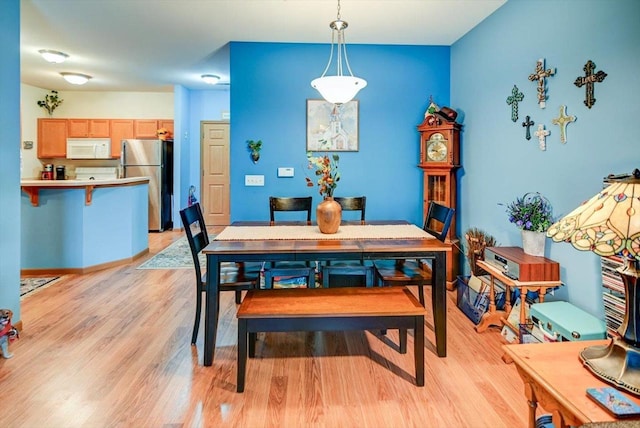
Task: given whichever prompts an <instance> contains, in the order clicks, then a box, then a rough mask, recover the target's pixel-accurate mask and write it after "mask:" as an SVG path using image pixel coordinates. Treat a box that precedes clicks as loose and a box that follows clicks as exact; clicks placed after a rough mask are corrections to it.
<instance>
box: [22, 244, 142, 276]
mask: <svg viewBox="0 0 640 428" xmlns="http://www.w3.org/2000/svg"><path fill="white" fill-rule="evenodd" d="M147 254H149V247H147V248H145V249H144V250H142V251H140V252H139V253H138V254H136V255H134V256H132V257H128V258H124V259H120V260H114V261H111V262H107V263H101V264H99V265H93V266H86V267H82V268H42V269H21V270H20V275H68V274H79V275H82V274H85V273H91V272H95V271H98V270H102V269H108V268H112V267H116V266H121V265H126V264H128V263H131V262H133V261H135V260H137V259H139V258H140V257H142V256H145V255H147Z"/></svg>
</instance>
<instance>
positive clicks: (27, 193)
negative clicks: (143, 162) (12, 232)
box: [20, 177, 149, 274]
mask: <svg viewBox="0 0 640 428" xmlns="http://www.w3.org/2000/svg"><path fill="white" fill-rule="evenodd" d="M20 187H21V189H22V192H21V196H22V197H21V215H22V221H21V233H20V236H21V272H22V273H23V274H45V273H46V274H52V273H55V274H64V273H86V272H90V271H93V270H98V269H102V268H105V267H110V266H114V265H117V264H121V263H127V262H130V261H131V260H133V259H135V258H137V257H140V256H142V255H144V254H146V253H147V252H148V251H149V237H148V203H147V201H148V187H149V179H148V178H146V177H135V178H121V179H112V180H22V181H21V182H20Z"/></svg>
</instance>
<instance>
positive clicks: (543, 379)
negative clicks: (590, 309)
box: [502, 340, 640, 428]
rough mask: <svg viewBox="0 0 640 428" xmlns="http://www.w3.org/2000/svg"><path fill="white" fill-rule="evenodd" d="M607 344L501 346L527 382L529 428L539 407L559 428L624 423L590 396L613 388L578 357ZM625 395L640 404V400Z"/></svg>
mask: <svg viewBox="0 0 640 428" xmlns="http://www.w3.org/2000/svg"><path fill="white" fill-rule="evenodd" d="M606 343H607V341H606V340H592V341H582V342H581V341H578V342H556V343H527V344H512V345H503V346H502V348H503V349H504V350H505V352H506V354H507V355H508V356H509V357H510V359H511V360H513V362H514V364H515V366H516V369H517V370H518V374H519V375H520V377H521V378H522V381H523V382H524V395H525V396H526V399H527V401H528V402H529V418H528V419H529V428H535V426H536V409H537V407H538V404H540V406H541V407H542V408H543V409H544V410H545V411H547V412H549V413H551V415H552V419H553V424H554V426H555V427H556V428H565V427H567V426H581V425H583V424H586V423H592V422H611V421H621V420H620V419H615V418H614V417H613V416H612V415H610V414H609V413H608V412H607V411H606V410H604V409H603V408H601V407H600V406H599V405H598V404H596V403H595V402H594V401H593V400H591V399H590V398H589V397H588V396H587V393H586V390H587V388H599V387H603V386H610V385H609V384H606V383H604V382H603V381H602V380H600V379H598V378H597V377H595V376H594V375H593V374H592V373H591V372H590V371H589V370H587V369H586V368H584V367H583V365H582V363H581V362H580V357H579V356H578V354H579V353H580V351H581V350H583V349H584V348H586V347H588V346H592V345H604V344H606ZM623 394H624V395H625V396H627V397H628V398H630V399H631V400H632V401H634V402H636V403H638V404H639V405H640V397H635V396H633V395H631V394H628V393H626V392H623ZM627 421H628V420H627ZM607 426H608V425H607ZM632 426H633V425H632Z"/></svg>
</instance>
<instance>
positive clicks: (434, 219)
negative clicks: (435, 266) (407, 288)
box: [373, 201, 455, 306]
mask: <svg viewBox="0 0 640 428" xmlns="http://www.w3.org/2000/svg"><path fill="white" fill-rule="evenodd" d="M454 213H455V210H454V209H453V208H449V207H446V206H444V205H440V204H438V203H436V202H433V201H432V202H430V203H429V209H428V211H427V217H426V219H425V221H424V226H423V227H422V228H423V230H424V231H425V232H427V233H429V234H430V235H432V236H433V237H435V238H436V239H438V240H440V241H442V242H444V240H445V238H446V237H447V233H448V232H449V228H450V227H451V222H452V221H453V215H454ZM373 266H374V269H375V276H376V280H377V282H378V284H379V285H415V286H417V287H418V300H420V303H421V304H422V306H424V286H425V285H432V279H433V278H432V275H431V273H432V271H431V262H430V261H428V260H413V259H408V260H376V261H374V262H373Z"/></svg>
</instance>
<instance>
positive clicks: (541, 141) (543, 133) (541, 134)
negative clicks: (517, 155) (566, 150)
mask: <svg viewBox="0 0 640 428" xmlns="http://www.w3.org/2000/svg"><path fill="white" fill-rule="evenodd" d="M534 134H535V136H536V137H538V147H540V150H547V140H546V138H547V136H548V135H549V134H551V131H547V130H546V129H544V125H543V124H540V125H538V130H537V131H536V132H534Z"/></svg>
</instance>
